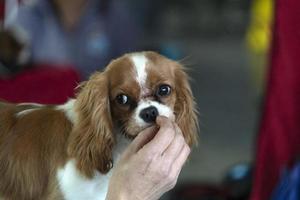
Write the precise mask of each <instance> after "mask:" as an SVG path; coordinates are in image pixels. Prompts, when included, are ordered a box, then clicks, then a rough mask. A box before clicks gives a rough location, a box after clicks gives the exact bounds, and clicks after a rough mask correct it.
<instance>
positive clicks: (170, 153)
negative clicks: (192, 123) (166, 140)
mask: <svg viewBox="0 0 300 200" xmlns="http://www.w3.org/2000/svg"><path fill="white" fill-rule="evenodd" d="M174 126H175V132H176V135H175V137H174V139H173V141H172V142H171V144H170V145H169V146H168V148H167V149H166V150H165V151H164V153H163V154H162V156H163V159H165V160H166V161H167V162H169V163H173V162H174V160H175V159H176V158H178V156H179V154H180V152H181V151H182V149H183V147H184V145H186V143H185V140H184V137H183V135H182V133H181V130H180V129H179V127H178V126H177V124H175V125H174Z"/></svg>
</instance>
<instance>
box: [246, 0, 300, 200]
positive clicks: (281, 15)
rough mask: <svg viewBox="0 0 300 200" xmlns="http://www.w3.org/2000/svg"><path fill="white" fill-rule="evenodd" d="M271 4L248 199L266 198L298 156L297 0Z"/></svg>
mask: <svg viewBox="0 0 300 200" xmlns="http://www.w3.org/2000/svg"><path fill="white" fill-rule="evenodd" d="M275 8H276V10H275V27H274V37H273V46H272V52H271V67H270V72H269V82H268V88H267V95H266V99H265V107H264V114H263V117H262V124H261V129H260V133H259V136H258V143H257V146H258V147H257V155H256V169H255V178H254V187H253V191H252V195H251V199H252V200H266V199H270V194H271V192H272V190H273V188H274V187H275V185H276V184H277V182H278V179H279V176H280V173H281V172H282V170H283V169H284V168H285V167H287V166H289V165H291V164H292V162H293V161H294V160H295V159H296V158H297V157H298V158H299V156H300V12H299V11H300V1H299V0H277V1H276V5H275Z"/></svg>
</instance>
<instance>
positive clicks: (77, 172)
mask: <svg viewBox="0 0 300 200" xmlns="http://www.w3.org/2000/svg"><path fill="white" fill-rule="evenodd" d="M158 115H162V116H166V117H168V118H171V119H172V120H174V121H175V122H176V123H177V124H178V125H179V127H180V128H181V130H182V133H183V135H184V138H185V140H186V142H187V143H188V144H189V145H190V146H192V145H193V144H195V143H196V142H197V127H198V120H197V110H196V108H195V101H194V98H193V95H192V91H191V88H190V85H189V83H188V76H187V74H186V73H185V72H184V68H183V66H182V65H181V64H179V63H178V62H175V61H172V60H170V59H167V58H166V57H164V56H161V55H159V54H157V53H155V52H139V53H130V54H125V55H124V56H122V57H120V58H118V59H116V60H113V61H112V62H111V63H110V64H109V65H108V66H107V67H106V69H105V70H104V71H103V72H96V73H94V74H92V76H91V77H90V78H89V80H88V81H86V82H83V83H82V84H80V86H79V91H78V93H77V96H76V98H75V99H71V100H69V101H68V102H67V103H65V104H64V105H41V104H34V103H21V104H11V103H7V102H0V199H4V200H17V199H18V200H21V199H26V200H27V199H28V200H30V199H35V200H40V199H47V200H50V199H51V200H53V199H55V200H57V199H66V200H77V199H78V200H83V199H88V200H93V199H105V196H106V192H107V189H108V182H109V177H110V176H111V173H112V170H113V163H114V164H115V163H116V162H117V161H118V157H119V156H120V154H121V153H122V151H123V150H124V149H125V148H126V146H127V145H128V144H129V143H130V141H131V139H132V138H134V137H135V136H136V135H137V134H139V132H141V131H142V130H143V129H145V128H146V127H149V126H152V125H154V124H155V119H156V117H157V116H158Z"/></svg>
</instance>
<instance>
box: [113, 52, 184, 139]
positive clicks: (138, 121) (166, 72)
mask: <svg viewBox="0 0 300 200" xmlns="http://www.w3.org/2000/svg"><path fill="white" fill-rule="evenodd" d="M176 70H179V66H176V63H174V62H172V61H169V60H167V59H166V58H163V57H162V56H159V55H157V54H154V53H146V54H133V55H130V56H125V57H122V58H120V59H118V60H116V61H114V62H112V63H111V65H110V66H109V69H108V70H107V73H108V77H109V86H110V89H109V93H110V94H109V96H110V104H111V111H112V119H114V120H115V121H116V122H118V126H120V127H121V130H122V132H124V133H125V134H126V135H129V136H136V135H137V134H138V133H139V132H140V131H141V130H143V129H144V128H146V127H148V126H151V125H153V124H154V123H155V119H156V117H157V116H158V115H163V116H166V117H168V118H171V119H172V120H175V119H174V112H175V110H174V108H175V103H176V97H177V95H178V94H176V77H175V76H176V74H175V73H176V72H175V71H176Z"/></svg>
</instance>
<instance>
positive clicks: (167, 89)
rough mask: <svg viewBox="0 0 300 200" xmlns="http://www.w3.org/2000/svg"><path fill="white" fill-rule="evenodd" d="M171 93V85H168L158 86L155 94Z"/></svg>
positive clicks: (164, 94) (161, 95)
mask: <svg viewBox="0 0 300 200" xmlns="http://www.w3.org/2000/svg"><path fill="white" fill-rule="evenodd" d="M170 93H171V87H170V86H169V85H161V86H159V88H158V90H157V92H156V95H157V96H159V97H163V96H168V95H169V94H170Z"/></svg>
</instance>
